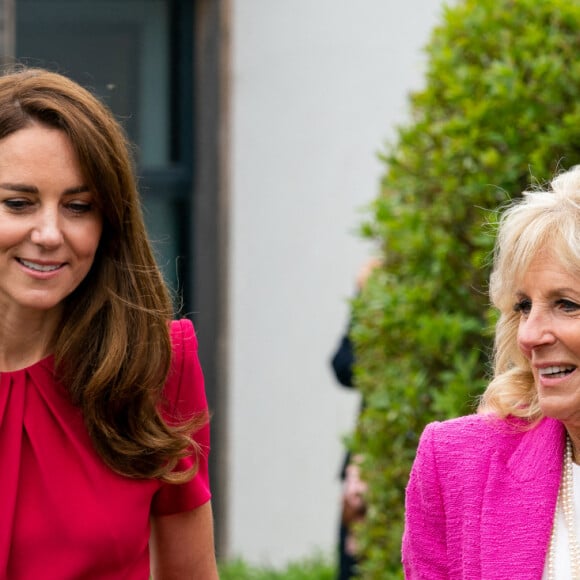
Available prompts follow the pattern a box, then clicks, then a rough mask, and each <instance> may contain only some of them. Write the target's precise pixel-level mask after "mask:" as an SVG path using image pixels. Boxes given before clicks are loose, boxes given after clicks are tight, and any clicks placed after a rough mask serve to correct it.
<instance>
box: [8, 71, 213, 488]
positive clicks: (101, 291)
mask: <svg viewBox="0 0 580 580" xmlns="http://www.w3.org/2000/svg"><path fill="white" fill-rule="evenodd" d="M33 122H39V123H42V124H44V125H47V126H50V127H54V128H58V129H60V130H62V131H64V132H65V133H66V135H68V137H69V139H70V141H71V143H72V146H73V148H74V150H75V151H76V154H77V157H78V161H79V164H80V167H81V170H82V173H83V175H84V178H85V179H86V181H87V185H88V186H89V187H90V189H91V191H94V192H95V195H96V202H97V204H98V205H99V207H100V209H101V211H102V215H103V233H102V237H101V240H100V243H99V248H98V250H97V254H96V257H95V261H94V263H93V266H92V268H91V270H90V272H89V273H88V275H87V276H86V278H85V279H84V280H83V282H82V283H81V284H80V285H79V287H78V288H77V289H76V290H75V291H74V292H73V293H72V294H71V295H70V296H68V297H67V298H66V301H65V304H64V314H63V317H62V320H61V323H60V327H59V328H58V329H57V333H56V336H55V337H54V353H55V361H56V365H55V368H56V371H57V375H58V378H59V380H61V381H62V383H63V384H64V385H65V387H66V388H67V389H68V391H69V393H70V396H71V398H72V401H73V403H74V404H75V405H78V406H79V407H80V408H81V409H82V412H83V416H84V420H85V424H86V426H87V429H88V432H89V434H90V436H91V439H92V441H93V444H94V446H95V448H96V450H97V451H98V453H99V454H100V456H101V457H102V458H103V460H104V461H105V462H106V463H107V464H108V465H109V466H110V467H111V468H112V469H113V470H115V471H117V472H119V473H121V474H123V475H126V476H129V477H138V478H159V479H161V480H163V481H169V482H175V483H180V482H183V481H186V480H188V479H189V478H191V477H192V475H193V473H194V472H195V468H193V469H190V470H188V471H184V472H179V471H175V470H174V469H175V466H176V464H177V461H178V460H179V459H180V458H181V457H184V456H186V455H188V454H189V453H191V451H192V449H193V450H195V451H197V448H196V445H195V443H194V442H193V441H192V439H191V437H190V434H191V433H192V432H193V431H194V430H195V429H197V428H199V427H200V426H201V425H202V424H203V423H204V422H205V421H206V420H207V419H206V418H205V417H193V418H191V420H189V421H188V422H185V423H183V424H180V425H177V426H175V425H171V426H170V425H168V424H167V423H166V422H165V421H164V419H163V417H162V414H161V411H160V404H161V402H162V401H161V397H162V391H163V387H164V384H165V382H166V380H167V376H168V373H169V369H170V365H171V340H170V336H169V328H168V324H169V321H170V320H171V317H172V312H173V310H172V303H171V299H170V296H169V293H168V291H167V288H166V285H165V282H164V280H163V277H162V275H161V273H160V271H159V269H158V267H157V265H156V263H155V259H154V257H153V252H152V250H151V246H150V243H149V241H148V238H147V234H146V231H145V225H144V221H143V216H142V212H141V205H140V201H139V196H138V193H137V188H136V183H135V176H134V171H133V166H132V160H131V155H130V146H129V143H128V141H127V139H126V137H125V134H124V132H123V130H122V128H121V127H120V125H119V124H118V123H117V121H116V120H115V119H114V117H113V115H112V114H111V112H110V111H109V110H108V109H107V108H106V107H105V106H104V105H103V104H102V103H101V102H100V101H99V100H98V99H97V98H95V97H94V96H93V95H92V94H91V93H90V92H89V91H87V90H85V89H84V88H82V87H81V86H79V85H78V84H76V83H75V82H73V81H71V80H70V79H68V78H66V77H64V76H62V75H60V74H57V73H52V72H48V71H45V70H42V69H26V68H24V67H22V68H19V69H15V70H12V71H11V72H9V73H7V74H4V75H3V76H2V77H0V139H3V138H5V137H7V136H8V135H10V134H12V133H14V132H16V131H18V130H20V129H23V128H25V127H27V126H30V125H31V123H33Z"/></svg>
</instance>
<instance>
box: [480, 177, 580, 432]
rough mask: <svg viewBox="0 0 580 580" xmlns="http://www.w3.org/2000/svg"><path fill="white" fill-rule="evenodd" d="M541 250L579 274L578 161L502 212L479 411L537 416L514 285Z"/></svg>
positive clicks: (530, 417) (536, 403) (572, 272)
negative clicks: (490, 349) (494, 312)
mask: <svg viewBox="0 0 580 580" xmlns="http://www.w3.org/2000/svg"><path fill="white" fill-rule="evenodd" d="M541 251H547V252H549V254H550V255H551V256H554V257H557V260H558V262H559V263H560V264H561V265H562V267H563V268H565V269H566V270H567V271H568V272H569V273H570V274H571V275H573V276H577V277H578V278H579V279H580V167H579V166H576V167H574V168H573V169H571V170H569V171H567V172H565V173H561V174H560V175H558V176H557V177H556V178H555V179H554V180H553V181H552V183H551V187H550V188H549V189H547V190H536V191H526V192H524V194H523V196H522V198H521V199H519V200H517V201H515V202H514V203H512V204H511V205H510V206H509V207H508V208H507V209H506V210H505V211H504V212H503V214H502V216H501V218H500V222H499V230H498V236H497V240H496V245H495V253H494V264H493V271H492V274H491V279H490V297H491V301H492V304H493V305H494V306H495V308H497V309H498V311H499V315H500V316H499V320H498V322H497V325H496V331H495V345H494V377H493V380H492V381H491V382H490V384H489V385H488V387H487V389H486V391H485V392H484V394H483V396H482V398H481V401H480V405H479V412H481V413H494V414H497V415H498V416H500V417H508V416H515V417H521V418H525V419H527V420H529V421H530V422H535V421H538V420H539V419H541V418H542V412H541V410H540V406H539V404H538V396H537V390H536V387H535V385H534V379H533V375H532V369H531V366H530V364H529V361H528V360H527V359H526V358H525V357H524V356H523V354H522V353H521V352H520V350H519V348H518V344H517V333H518V326H519V320H520V315H519V313H517V312H516V311H515V310H514V306H515V303H516V291H517V289H518V285H519V284H520V282H521V280H522V278H523V276H524V275H525V273H526V271H527V270H528V268H529V266H530V263H531V261H532V260H533V259H534V258H535V257H536V256H537V255H538V253H539V252H541Z"/></svg>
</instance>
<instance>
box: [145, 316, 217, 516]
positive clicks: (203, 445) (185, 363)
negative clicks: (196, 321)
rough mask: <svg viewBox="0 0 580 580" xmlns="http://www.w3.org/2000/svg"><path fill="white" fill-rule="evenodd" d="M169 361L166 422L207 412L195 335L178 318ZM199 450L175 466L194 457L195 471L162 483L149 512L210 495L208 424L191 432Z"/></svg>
mask: <svg viewBox="0 0 580 580" xmlns="http://www.w3.org/2000/svg"><path fill="white" fill-rule="evenodd" d="M171 342H172V346H173V360H172V366H171V370H170V373H169V377H168V380H167V383H166V385H165V389H164V400H165V402H166V405H165V406H166V409H165V414H166V419H167V421H168V422H169V423H172V422H180V421H183V420H187V419H190V418H192V417H194V416H204V415H205V416H206V417H207V414H208V412H207V411H208V409H207V399H206V395H205V387H204V380H203V372H202V370H201V365H200V363H199V358H198V352H197V338H196V336H195V331H194V328H193V324H192V323H191V321H189V320H186V319H182V320H178V321H174V322H172V323H171ZM193 439H194V441H195V442H196V443H197V444H198V445H199V448H200V453H199V455H197V456H194V455H192V456H189V457H186V458H184V459H182V460H181V461H180V462H179V463H178V465H177V469H179V470H182V469H187V468H188V467H190V466H191V465H193V463H194V462H195V460H196V459H197V461H198V471H197V473H196V475H195V476H194V477H193V479H191V480H190V481H189V482H187V483H184V484H170V483H163V484H162V485H161V488H160V489H159V490H158V491H157V493H156V494H155V496H154V498H153V503H152V506H151V513H152V514H153V515H170V514H175V513H179V512H184V511H189V510H192V509H195V508H196V507H199V506H200V505H202V504H204V503H206V502H207V501H209V500H210V498H211V492H210V486H209V473H208V456H209V449H210V436H209V423H208V422H207V421H206V423H205V424H204V425H203V426H202V427H201V428H200V429H199V430H198V431H197V432H196V433H194V435H193Z"/></svg>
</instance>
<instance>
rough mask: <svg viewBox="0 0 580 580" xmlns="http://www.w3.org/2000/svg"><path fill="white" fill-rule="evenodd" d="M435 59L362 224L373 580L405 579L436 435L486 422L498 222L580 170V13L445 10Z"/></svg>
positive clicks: (368, 552)
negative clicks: (508, 205) (374, 260)
mask: <svg viewBox="0 0 580 580" xmlns="http://www.w3.org/2000/svg"><path fill="white" fill-rule="evenodd" d="M427 55H428V64H427V73H426V74H427V77H426V83H425V85H424V86H425V89H424V90H422V91H421V92H418V93H416V94H414V95H412V96H411V98H410V112H411V121H410V123H409V124H408V125H407V126H404V127H401V128H399V130H398V133H397V138H396V140H395V143H393V144H392V145H391V146H390V147H389V148H388V151H387V153H386V154H385V155H384V163H385V174H384V178H383V181H382V188H381V192H380V195H379V196H378V198H377V199H376V201H375V202H374V204H373V206H372V210H371V217H370V219H369V220H368V223H365V224H364V225H363V233H364V235H366V236H367V237H369V238H371V239H374V240H378V242H379V244H380V247H381V249H382V250H381V253H382V255H383V258H384V268H381V269H380V270H378V271H377V272H376V273H375V274H374V275H373V276H372V277H371V279H370V280H369V283H368V284H367V286H366V288H365V291H364V292H363V294H362V295H361V296H360V297H359V298H358V299H357V300H355V302H354V310H355V318H356V323H355V326H354V328H353V331H352V336H353V339H354V342H355V347H356V352H357V360H358V366H357V369H356V382H357V385H358V387H359V388H360V390H361V391H362V392H363V393H364V396H365V398H366V402H367V407H366V411H365V412H364V414H363V415H362V417H361V420H360V422H359V425H358V432H357V434H356V436H355V441H354V449H355V451H357V452H362V453H363V455H364V457H365V463H364V466H363V473H364V477H365V478H366V480H367V481H368V483H369V493H368V500H369V512H368V517H367V519H366V521H365V523H364V524H363V526H362V528H361V529H360V530H359V534H358V535H359V541H360V544H361V546H362V550H363V554H364V557H365V560H364V563H363V565H362V574H361V576H362V577H363V578H366V579H381V580H382V579H384V578H396V577H398V576H399V575H400V574H401V571H400V539H401V533H402V523H403V517H404V516H403V502H404V488H405V485H406V482H407V478H408V474H409V469H410V466H411V463H412V460H413V458H414V454H415V450H416V445H417V441H418V437H419V435H420V433H421V431H422V429H423V427H424V426H425V424H426V423H427V422H429V421H432V420H434V419H443V418H447V417H451V416H456V415H459V414H464V413H467V412H471V411H473V410H474V408H475V404H476V399H477V395H478V394H480V393H481V391H482V389H483V387H484V385H485V383H486V378H487V377H488V375H489V353H490V347H491V332H490V328H491V327H492V324H493V314H492V313H490V312H489V310H488V296H487V287H486V283H487V279H488V275H489V258H490V250H491V248H492V244H493V226H492V225H491V224H493V222H494V219H495V215H496V214H495V212H494V211H492V210H493V209H495V208H497V207H498V205H499V204H501V203H503V202H504V201H505V200H506V199H507V198H509V197H510V196H515V195H518V194H519V192H521V191H522V189H525V188H527V187H529V186H530V184H531V183H532V184H533V183H535V182H536V181H539V182H542V183H543V182H545V181H546V180H549V179H550V178H551V176H552V175H553V173H554V172H555V171H557V170H558V169H560V168H568V167H570V166H572V165H575V164H578V163H580V58H579V55H580V3H578V2H569V1H568V0H467V1H465V0H464V1H462V2H460V3H459V4H454V5H453V6H449V7H446V8H443V13H442V19H441V24H440V26H438V27H437V28H436V29H435V30H434V32H433V35H432V37H431V40H430V42H429V44H428V46H427ZM486 224H489V225H486Z"/></svg>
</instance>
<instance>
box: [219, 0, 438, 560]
mask: <svg viewBox="0 0 580 580" xmlns="http://www.w3.org/2000/svg"><path fill="white" fill-rule="evenodd" d="M440 4H441V3H440V0H408V1H407V2H398V1H395V0H357V1H353V0H233V14H232V23H233V30H232V33H233V37H232V38H233V55H232V56H233V63H232V150H231V152H230V154H231V160H230V161H231V168H232V174H231V216H230V224H231V231H230V236H231V248H230V259H231V262H230V280H231V285H230V288H229V301H230V314H231V328H230V340H231V343H230V346H229V348H230V361H229V365H230V368H229V375H230V378H231V380H230V385H229V392H230V408H229V415H228V421H229V425H230V441H229V445H230V447H229V449H230V452H229V457H230V458H231V465H230V471H229V474H230V478H229V482H228V484H229V507H230V514H229V530H228V531H227V533H228V534H229V544H230V548H231V553H232V555H241V556H243V557H244V558H245V559H247V560H248V561H251V562H254V563H262V564H263V563H267V564H272V565H276V566H278V565H282V564H283V563H285V562H286V561H288V560H296V559H302V558H304V557H306V556H309V555H311V554H312V553H313V552H314V551H315V550H317V549H319V550H322V551H324V552H327V553H329V554H330V553H331V552H332V550H334V545H335V541H336V528H337V517H338V500H339V482H338V479H337V473H338V470H339V466H340V463H341V459H342V453H343V451H342V445H341V436H342V435H343V434H346V433H348V432H349V431H350V430H351V428H352V427H353V425H354V421H355V416H356V410H357V408H358V395H357V394H356V393H354V392H351V391H349V390H347V389H343V388H342V387H340V386H339V385H338V383H336V382H335V380H334V378H333V376H332V374H331V371H330V366H329V359H330V356H331V353H332V351H333V349H334V348H335V346H336V345H337V343H338V340H339V337H340V334H341V332H342V331H343V330H344V328H345V326H346V324H347V320H348V307H347V302H346V301H347V298H348V297H349V296H350V295H351V294H352V291H353V288H354V278H355V275H356V272H357V269H358V267H359V266H360V264H361V263H362V262H363V261H364V259H365V257H366V256H368V255H369V253H370V251H371V249H372V248H371V247H370V245H369V243H368V242H363V241H361V240H360V239H358V237H357V235H356V234H355V231H356V229H357V227H358V225H359V223H360V221H361V219H362V216H363V213H362V212H361V208H362V207H363V206H364V205H365V204H367V203H368V202H369V201H370V200H371V199H372V198H373V197H375V195H376V194H377V192H378V184H379V177H380V175H381V173H382V171H383V167H382V165H381V164H380V163H379V161H378V160H377V153H378V152H379V151H381V150H382V148H383V144H384V143H385V140H386V139H390V138H392V137H393V136H394V130H393V129H394V126H395V124H400V123H402V122H404V121H405V115H406V112H407V94H408V92H409V90H411V89H415V88H419V87H420V86H421V85H422V83H423V75H422V73H423V67H424V54H423V52H422V47H423V46H424V45H425V43H426V42H427V40H428V36H429V33H430V31H431V29H432V27H433V26H434V24H435V23H436V21H437V19H438V17H439V15H440Z"/></svg>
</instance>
